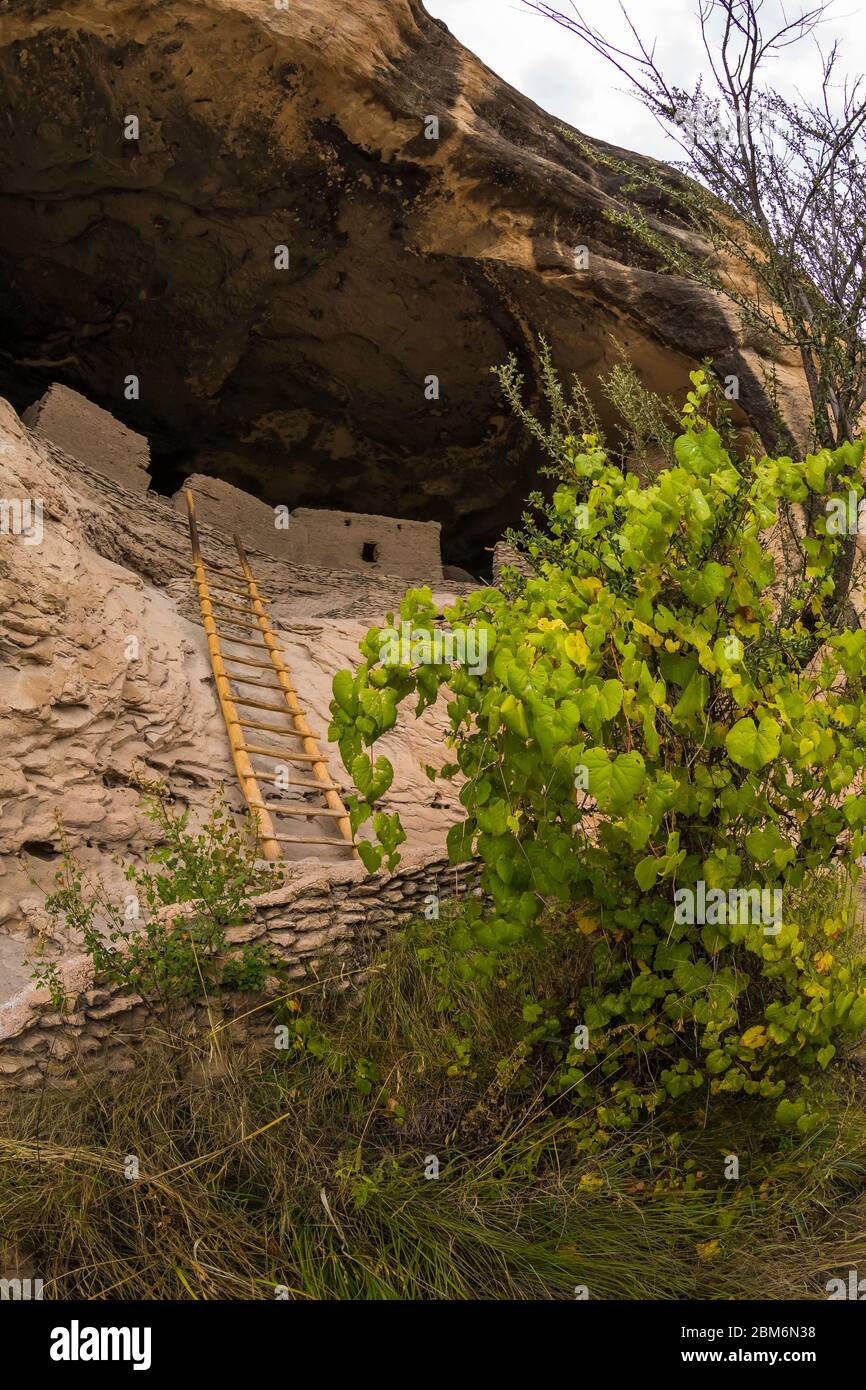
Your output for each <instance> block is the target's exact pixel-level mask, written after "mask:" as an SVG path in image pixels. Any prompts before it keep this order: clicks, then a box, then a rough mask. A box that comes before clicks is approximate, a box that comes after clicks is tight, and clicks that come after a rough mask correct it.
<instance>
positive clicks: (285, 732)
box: [186, 488, 355, 860]
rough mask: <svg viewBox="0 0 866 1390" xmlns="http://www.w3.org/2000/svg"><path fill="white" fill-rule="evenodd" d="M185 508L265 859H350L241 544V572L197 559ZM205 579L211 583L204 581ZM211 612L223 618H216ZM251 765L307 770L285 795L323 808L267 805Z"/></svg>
mask: <svg viewBox="0 0 866 1390" xmlns="http://www.w3.org/2000/svg"><path fill="white" fill-rule="evenodd" d="M186 505H187V511H188V513H189V536H190V541H191V542H192V559H193V572H194V576H195V579H194V582H195V584H196V587H197V589H198V601H199V606H200V608H201V616H202V623H203V624H204V630H205V635H206V637H207V645H208V652H209V653H210V663H211V668H212V670H213V675H214V681H215V682H216V688H217V695H218V696H219V702H220V709H221V710H222V714H223V719H224V720H225V725H226V732H227V733H228V737H229V744H230V746H231V753H232V761H233V762H234V765H235V771H236V772H237V775H238V781H239V782H240V786H241V791H242V792H243V794H244V799H245V800H246V803H247V806H248V808H249V812H250V815H251V817H252V820H253V824H254V825H255V827H256V832H257V835H258V838H259V841H260V843H261V846H262V851H263V853H264V856H265V858H266V859H269V860H275V859H282V858H283V851H282V849H281V846H282V845H331V846H333V847H335V848H337V849H345V850H348V851H349V852H350V853H354V852H355V846H354V840H353V836H352V827H351V825H350V823H349V814H348V812H347V810H346V807H345V806H344V805H343V801H342V798H341V796H340V792H339V788H338V787H336V786H335V785H334V783H333V782H332V781H331V778H330V776H329V773H328V764H327V761H326V759H325V758H324V757H323V756H322V754H321V752H320V750H319V746H318V743H317V742H316V736H315V735H314V734H313V732H312V730H311V729H310V727H309V725H308V724H307V721H306V718H305V717H304V711H303V709H302V708H301V703H300V701H299V699H298V693H297V691H296V690H295V687H294V686H293V684H292V678H291V675H290V674H289V671H288V668H287V667H286V665H285V664H284V662H283V659H282V655H283V649H282V648H281V647H279V646H278V645H277V641H276V637H275V634H274V632H273V631H272V629H271V626H270V623H269V621H268V615H267V613H266V611H265V605H266V604H270V603H271V600H270V599H267V598H264V597H263V596H262V595H261V594H260V593H259V589H258V585H257V584H256V581H255V578H254V577H253V573H252V570H251V569H250V566H249V561H248V560H247V555H246V551H245V550H244V547H243V542H242V541H241V538H240V536H238V535H234V536H233V537H232V539H233V540H234V543H235V548H236V550H237V553H238V559H239V561H240V572H238V571H236V570H231V569H224V568H222V567H220V566H218V565H212V564H210V563H208V562H207V561H205V560H204V559H203V557H202V553H201V543H200V541H199V534H198V526H197V524H196V518H195V499H194V498H193V495H192V492H191V491H190V489H189V488H187V489H186ZM208 572H210V573H211V574H213V575H215V576H216V578H215V579H208ZM227 581H228V582H227ZM212 589H213V590H214V591H215V592H216V593H218V594H229V595H230V596H231V597H230V598H229V599H228V600H225V599H222V598H215V597H213V596H212V594H211V590H212ZM215 608H216V609H221V610H225V612H219V613H216V612H215V611H214V609H215ZM217 621H219V623H220V624H221V625H222V629H223V631H222V632H220V631H219V630H218V629H217ZM227 627H236V628H239V629H240V630H241V634H242V635H241V636H239V637H233V636H231V635H228V634H226V632H225V628H227ZM224 643H226V644H228V645H229V646H230V647H241V648H243V651H242V653H241V655H240V656H232V655H231V653H230V652H226V651H224V650H223V644H224ZM262 658H267V659H266V660H262ZM226 663H228V664H229V666H245V667H247V668H248V669H249V670H251V671H252V672H253V673H254V674H253V675H250V676H247V675H244V674H243V672H239V673H235V672H233V671H231V670H228V669H227V668H226ZM256 673H258V674H256ZM266 673H267V675H268V676H269V677H271V678H273V679H274V680H276V682H277V683H276V685H274V684H273V680H264V679H262V676H263V675H265V674H266ZM233 686H243V687H246V686H252V687H253V689H254V690H255V691H264V692H268V691H269V692H270V693H271V694H272V695H274V696H275V697H277V698H276V699H275V700H273V701H272V700H266V699H264V700H263V699H262V698H261V696H260V695H257V694H254V695H253V696H250V695H248V694H247V693H246V691H245V690H241V691H240V692H239V693H238V692H236V691H234V690H233V689H232V687H233ZM239 705H242V706H243V707H244V709H245V710H247V709H249V710H252V711H253V712H254V713H255V712H258V711H265V712H267V713H268V714H271V715H273V716H274V717H275V719H277V720H280V721H281V720H285V721H286V723H285V724H283V723H282V722H275V721H274V718H271V719H266V720H263V719H261V717H259V718H255V717H253V718H248V717H246V718H241V715H240V714H239V712H238V706H239ZM248 729H250V730H254V731H255V733H256V736H257V737H260V735H261V734H262V733H265V734H279V735H281V736H282V738H283V739H293V740H297V742H296V743H293V744H292V745H290V746H289V747H287V748H286V749H283V748H279V747H277V748H274V747H271V746H269V745H268V744H267V743H262V742H259V743H248V742H247V739H246V730H248ZM298 745H300V746H299V747H298ZM254 757H256V758H264V759H271V760H272V761H273V762H275V763H276V764H288V763H299V764H302V765H303V766H304V767H305V768H309V769H310V771H311V772H312V780H309V779H306V780H305V779H297V780H296V779H291V780H290V781H289V783H288V790H290V791H294V790H296V789H297V790H300V791H314V792H318V793H319V794H320V795H321V796H322V798H323V799H324V801H325V806H324V807H316V806H311V805H308V804H307V803H305V802H303V801H302V802H294V803H289V802H286V803H283V802H279V801H268V800H266V799H265V796H264V795H263V793H262V790H261V788H260V786H259V781H260V778H261V776H262V774H260V773H257V772H256V770H255V768H254V767H253V764H252V761H251V759H252V758H254ZM281 816H288V817H298V816H300V817H302V818H303V819H305V820H310V821H313V820H324V821H326V822H328V823H329V824H331V825H332V826H333V827H334V828H335V829H336V830H337V832H338V835H339V838H336V837H331V838H330V839H329V838H325V837H323V838H318V839H307V838H305V837H302V836H297V835H281V834H278V833H277V831H276V829H275V827H274V818H275V817H277V818H279V817H281ZM323 828H324V827H323Z"/></svg>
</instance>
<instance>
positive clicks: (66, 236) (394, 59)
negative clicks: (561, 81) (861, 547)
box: [0, 0, 804, 572]
mask: <svg viewBox="0 0 866 1390" xmlns="http://www.w3.org/2000/svg"><path fill="white" fill-rule="evenodd" d="M576 61H577V60H576ZM576 79H577V80H579V79H580V72H579V64H578V65H577V67H576ZM0 96H2V98H3V105H4V108H6V109H7V112H8V115H7V117H6V122H5V126H4V138H3V141H2V144H0V186H2V188H3V189H4V195H3V198H2V204H0V206H2V218H0V310H2V311H3V314H4V318H6V319H7V321H8V322H9V324H10V325H11V328H10V330H9V332H8V334H7V337H6V342H5V345H4V348H5V351H4V354H3V356H2V359H0V362H2V370H0V390H2V391H4V392H5V394H6V395H8V396H9V397H10V399H11V400H12V401H13V403H14V404H15V405H16V407H17V408H18V409H19V410H20V409H23V408H24V407H25V406H27V405H29V404H30V402H31V401H32V400H33V399H34V398H35V397H36V396H38V395H40V394H41V392H42V391H43V389H44V387H45V385H46V384H47V383H48V382H49V381H50V380H55V379H56V380H61V381H63V382H65V383H66V384H68V385H70V386H73V387H78V388H80V389H81V390H83V391H84V393H85V394H86V395H87V396H89V397H90V398H91V399H94V400H97V401H98V402H99V403H100V404H102V405H103V406H106V407H107V408H108V409H110V410H112V412H113V413H115V414H119V415H120V416H121V417H122V418H123V419H124V420H125V422H126V423H127V424H129V425H130V426H132V427H133V428H134V429H136V430H138V431H139V432H141V433H143V434H145V435H147V436H148V437H149V438H150V439H151V443H152V445H153V450H154V455H155V461H156V468H157V472H158V474H159V475H160V476H162V477H163V481H164V489H163V490H165V491H167V492H171V491H174V488H175V487H176V486H177V483H178V482H179V481H180V477H181V476H182V475H183V474H185V473H192V472H199V473H209V474H217V475H218V476H220V477H223V478H225V479H226V480H227V481H228V482H232V483H236V484H238V485H240V486H241V487H245V488H247V489H248V490H250V491H252V492H255V493H257V494H258V495H259V496H261V497H263V498H264V499H265V500H266V501H268V502H270V503H273V504H278V503H284V504H287V505H288V506H290V507H295V506H299V505H330V506H335V507H345V508H348V509H350V510H352V511H356V512H373V513H384V514H386V515H389V516H406V517H416V518H419V519H425V520H438V521H441V522H442V523H443V525H444V536H443V540H444V551H445V559H446V561H448V562H456V563H459V564H465V565H468V566H469V568H470V569H472V570H473V572H477V569H478V565H479V564H480V563H481V562H482V558H483V547H484V546H485V545H486V546H489V545H492V544H493V542H494V541H495V540H496V539H497V538H498V536H499V535H500V534H501V532H502V530H503V529H504V526H505V525H506V524H509V523H511V522H513V521H514V520H515V519H516V518H517V516H518V515H519V512H520V507H521V503H522V500H523V498H524V496H525V494H526V492H527V491H528V488H529V486H530V485H531V483H532V481H533V479H534V468H535V458H534V453H533V450H532V448H531V447H530V446H528V444H527V441H526V439H525V438H524V437H523V435H522V433H521V431H520V430H519V428H518V427H516V425H515V424H514V422H513V421H511V420H510V419H509V418H508V416H507V413H506V412H505V411H504V409H503V406H502V402H501V400H500V397H499V394H498V387H497V385H496V382H495V381H494V380H493V378H492V377H491V376H490V374H489V372H488V370H487V369H488V367H489V366H490V365H491V364H494V363H499V362H501V361H503V360H504V358H505V357H506V355H507V354H508V353H509V352H511V351H514V352H516V353H517V354H518V357H519V358H520V360H521V362H522V364H523V366H524V368H525V370H526V373H527V377H528V379H529V382H530V384H531V385H533V384H534V383H535V364H534V359H533V343H534V335H535V334H536V333H538V332H541V333H544V334H545V335H546V336H547V337H548V338H549V339H550V341H551V342H552V344H553V346H554V349H555V352H556V356H557V359H558V361H559V362H560V363H561V365H562V367H563V368H564V369H565V370H566V371H577V372H579V373H580V374H581V377H582V379H583V380H584V381H585V382H587V383H588V384H589V385H590V386H592V383H593V381H594V379H595V377H596V375H597V374H598V373H599V372H600V371H603V370H604V369H606V368H607V367H609V366H610V365H611V363H612V361H613V354H614V342H613V339H614V338H615V339H616V341H617V342H618V343H620V344H622V345H623V346H624V347H625V348H626V349H627V351H628V352H629V353H630V354H631V355H632V357H633V358H634V360H635V362H636V363H637V365H638V366H639V368H640V370H641V372H642V373H643V376H644V379H645V381H646V382H647V384H649V385H651V386H654V387H657V388H659V389H662V390H665V391H667V390H671V391H676V392H679V391H680V390H681V388H682V382H683V380H684V376H685V372H686V371H687V369H688V368H690V367H691V366H693V365H694V363H695V362H696V361H697V360H699V359H701V358H702V357H704V356H705V355H707V354H709V355H712V356H713V357H714V358H715V359H716V361H717V363H718V364H719V366H720V367H722V368H723V369H724V370H725V372H734V373H736V374H737V375H738V376H739V378H740V384H741V404H742V408H743V411H744V413H745V416H746V417H747V418H748V419H749V420H750V421H751V422H752V423H753V424H755V425H756V426H757V427H758V428H761V427H765V428H766V427H768V425H769V420H770V411H769V403H768V399H767V396H766V392H765V389H764V385H763V380H762V373H763V371H764V369H765V368H766V367H767V366H770V365H773V364H772V363H771V362H770V360H769V358H768V357H767V356H762V353H766V352H767V351H768V349H767V347H766V345H764V344H762V343H761V342H760V341H759V340H752V339H748V340H747V338H746V336H744V335H743V334H742V333H741V332H739V331H738V330H737V328H736V326H735V325H734V324H733V323H732V321H731V318H730V315H729V312H728V311H727V309H726V308H725V307H724V306H723V305H722V304H721V303H720V302H718V301H717V300H714V299H713V298H711V297H710V296H708V295H707V294H706V293H704V292H703V291H701V290H699V289H697V288H696V287H695V286H693V285H690V284H688V283H686V282H684V281H681V280H678V279H677V278H676V277H673V276H670V275H660V274H657V273H656V272H655V270H654V269H653V267H652V265H651V264H650V262H649V261H648V260H647V258H646V256H645V254H644V253H642V252H640V251H639V250H638V249H637V248H636V247H635V246H634V245H629V244H628V242H627V241H626V240H625V239H624V237H623V234H622V233H620V232H616V231H614V230H613V229H612V228H611V226H610V224H609V223H608V222H606V221H605V219H604V211H605V209H606V208H607V207H609V206H610V204H611V199H612V198H613V196H614V195H615V192H616V190H615V188H614V186H613V184H612V183H611V180H610V177H609V176H608V175H607V174H605V173H604V172H603V171H600V170H599V169H598V168H595V167H593V165H592V164H591V163H590V162H587V161H586V160H585V159H583V158H581V157H580V155H579V154H578V152H577V150H576V148H575V147H574V145H573V144H571V143H570V142H569V141H568V140H567V139H566V138H564V137H563V135H562V133H561V132H560V129H559V127H558V124H557V122H556V121H555V120H553V119H552V118H551V117H550V116H548V115H546V114H545V113H544V112H543V111H541V110H540V109H539V108H538V107H537V106H535V105H534V104H533V103H532V102H531V101H528V100H527V99H526V98H524V97H522V96H520V95H519V94H518V93H517V92H515V91H513V90H512V89H511V88H509V87H508V86H507V85H506V84H504V83H503V82H502V81H501V80H500V79H499V78H497V77H496V76H495V75H494V74H493V73H491V72H490V71H489V70H488V69H486V68H485V67H484V65H483V64H482V63H480V62H479V61H478V60H477V59H476V58H475V57H473V55H472V54H470V53H469V52H467V50H466V49H464V48H463V47H462V46H461V45H460V44H459V43H457V42H456V40H455V39H454V38H453V37H452V36H451V35H450V33H449V32H448V30H447V29H446V28H445V26H444V25H443V24H441V23H440V22H438V21H435V20H433V19H431V17H430V16H429V15H428V14H427V12H426V11H425V9H424V7H423V5H422V4H421V3H420V0H352V3H351V4H334V3H331V0H291V3H290V4H287V5H281V4H279V3H272V0H148V3H142V0H0ZM437 123H438V125H437ZM431 135H435V137H436V138H428V137H429V136H431ZM671 177H673V176H671ZM647 211H648V213H649V215H650V216H651V217H652V219H653V220H654V223H655V224H656V225H657V227H658V228H659V230H660V231H662V232H663V233H665V234H667V235H682V233H681V231H679V230H678V229H677V228H676V227H675V226H673V225H672V223H671V221H670V216H669V213H668V212H667V210H666V208H665V206H664V200H663V199H662V200H660V202H659V205H658V206H656V207H651V208H648V209H647ZM581 247H586V248H588V252H589V261H588V267H587V268H586V269H581V268H579V267H580V265H581V264H582V260H581V257H582V253H581ZM275 248H284V251H283V252H281V253H280V254H281V255H282V256H283V261H284V262H285V264H284V265H282V266H281V267H280V268H278V265H277V261H278V260H279V255H278V254H277V253H276V251H275ZM776 365H777V366H778V368H779V373H780V376H779V387H780V394H781V398H782V403H783V405H785V407H786V408H788V409H789V410H790V413H791V414H792V416H793V418H794V419H796V418H797V413H798V411H799V409H800V405H801V403H802V399H804V393H802V391H801V389H800V381H799V375H798V373H797V371H796V370H795V369H794V367H793V366H792V365H790V364H786V363H785V362H782V363H778V364H776ZM131 376H135V377H137V378H138V381H139V388H140V398H139V399H138V400H126V399H125V395H124V391H125V383H126V382H127V379H128V378H129V377H131ZM431 377H436V378H438V383H439V387H438V389H439V396H438V399H437V398H436V396H435V386H433V385H431V383H430V382H429V378H431ZM425 387H426V389H425Z"/></svg>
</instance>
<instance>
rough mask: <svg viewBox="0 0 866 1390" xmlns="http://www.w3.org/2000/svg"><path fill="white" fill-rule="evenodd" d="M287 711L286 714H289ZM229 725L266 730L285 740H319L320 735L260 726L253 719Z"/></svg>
mask: <svg viewBox="0 0 866 1390" xmlns="http://www.w3.org/2000/svg"><path fill="white" fill-rule="evenodd" d="M288 712H289V711H288V710H286V714H288ZM229 723H237V724H240V726H241V728H242V729H265V730H266V731H267V733H269V734H282V735H283V736H284V737H285V738H318V737H319V735H318V734H297V733H295V730H294V729H281V728H280V726H279V724H259V723H257V722H256V721H254V720H252V719H238V720H229ZM313 761H314V762H317V763H323V762H324V761H325V759H324V758H314V760H313Z"/></svg>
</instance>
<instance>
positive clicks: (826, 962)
mask: <svg viewBox="0 0 866 1390" xmlns="http://www.w3.org/2000/svg"><path fill="white" fill-rule="evenodd" d="M814 962H815V969H816V970H817V972H818V974H819V975H826V974H827V971H828V970H829V969H830V966H831V965H832V964H833V953H832V951H819V952H818V954H817V955H816V956H815V957H814Z"/></svg>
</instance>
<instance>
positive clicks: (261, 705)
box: [232, 695, 291, 714]
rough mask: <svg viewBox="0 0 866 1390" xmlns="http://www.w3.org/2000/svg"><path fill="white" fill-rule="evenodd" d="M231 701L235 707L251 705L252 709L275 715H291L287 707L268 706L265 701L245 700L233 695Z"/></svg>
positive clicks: (241, 696)
mask: <svg viewBox="0 0 866 1390" xmlns="http://www.w3.org/2000/svg"><path fill="white" fill-rule="evenodd" d="M232 700H233V701H234V703H235V704H236V705H251V706H252V707H253V709H271V710H274V711H276V713H277V714H291V711H290V710H289V707H288V705H270V704H268V702H267V700H247V699H245V698H244V696H243V695H233V696H232Z"/></svg>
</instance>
